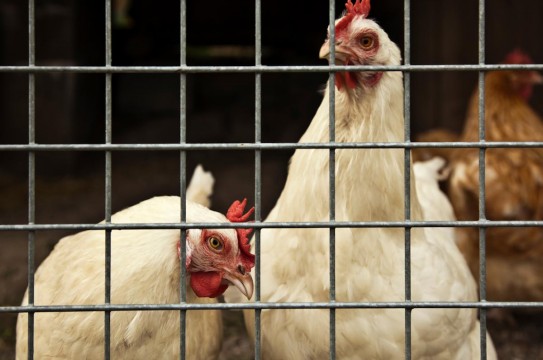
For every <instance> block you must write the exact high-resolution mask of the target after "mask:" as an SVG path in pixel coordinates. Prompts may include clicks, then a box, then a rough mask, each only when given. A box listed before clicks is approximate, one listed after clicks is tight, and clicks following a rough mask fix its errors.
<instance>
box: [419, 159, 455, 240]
mask: <svg viewBox="0 0 543 360" xmlns="http://www.w3.org/2000/svg"><path fill="white" fill-rule="evenodd" d="M444 171H446V168H445V160H444V159H442V158H440V157H434V158H432V159H430V160H426V161H417V162H415V163H414V164H413V173H414V174H415V180H416V181H415V184H416V186H417V195H418V198H419V202H420V204H421V206H422V212H423V214H424V219H425V220H430V221H455V220H456V217H455V216H454V210H453V207H452V204H451V202H450V201H449V199H448V198H447V195H445V194H444V193H443V191H441V189H440V187H439V181H441V180H443V179H444V178H446V177H447V173H444ZM439 229H442V230H446V232H447V233H448V234H449V235H448V236H449V238H451V239H454V231H453V229H452V228H439Z"/></svg>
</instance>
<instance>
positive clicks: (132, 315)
mask: <svg viewBox="0 0 543 360" xmlns="http://www.w3.org/2000/svg"><path fill="white" fill-rule="evenodd" d="M210 176H211V175H210V174H208V173H202V172H199V173H198V175H197V177H196V178H194V179H193V181H192V182H191V187H192V188H191V189H187V194H193V193H199V194H200V195H201V196H200V197H199V198H198V199H199V200H200V201H202V200H204V199H207V196H208V195H209V194H210V191H211V187H210V186H209V177H210ZM201 179H204V182H203V183H202V182H201V181H200V180H201ZM211 179H212V177H211ZM202 185H203V187H202ZM198 188H199V189H198ZM186 217H187V222H228V219H227V218H226V217H225V216H224V215H222V214H219V213H217V212H214V211H211V210H209V209H207V208H205V207H204V206H201V205H199V204H197V203H193V202H191V201H187V216H186ZM179 220H180V198H179V197H177V196H162V197H155V198H152V199H149V200H146V201H143V202H141V203H139V204H137V205H135V206H132V207H130V208H127V209H125V210H122V211H120V212H118V213H116V214H114V215H113V216H112V221H111V222H112V223H177V222H179ZM188 232H189V235H188V236H187V264H188V263H189V258H192V259H191V260H190V262H191V267H190V268H188V269H187V271H188V272H189V274H190V273H191V271H193V267H194V266H201V265H198V264H195V262H196V260H197V259H196V256H197V255H196V252H200V251H203V250H202V249H203V245H202V246H201V244H203V240H204V239H202V236H203V235H202V234H203V233H204V232H205V230H204V231H202V230H198V229H191V230H188ZM215 232H216V233H220V234H222V236H223V237H224V241H225V242H230V246H231V247H232V251H231V253H232V256H231V257H232V258H235V257H236V256H238V255H236V253H239V249H238V248H237V246H238V244H237V234H236V230H235V229H223V230H216V231H215ZM104 233H105V232H104V231H98V230H97V231H84V232H80V233H78V234H75V235H71V236H67V237H65V238H63V239H61V240H60V241H59V243H58V244H57V245H56V246H55V249H54V250H53V251H52V252H51V254H50V255H49V256H48V257H47V258H46V259H45V260H44V261H43V263H42V264H41V265H40V266H39V268H38V270H37V271H36V275H35V304H36V305H52V304H54V305H83V304H103V302H104V281H105V280H104V277H105V273H104V271H105V270H104V265H105V260H104V254H105V241H104V238H105V235H104ZM179 239H180V231H179V230H176V229H159V230H153V229H145V230H122V231H120V230H114V231H112V240H111V303H112V304H175V303H179V300H180V295H179V274H180V268H179V263H180V261H179V256H178V244H179ZM200 239H202V240H200ZM225 247H226V245H225ZM226 256H230V255H225V257H226ZM187 266H188V265H187ZM236 266H237V265H236ZM202 267H203V266H202ZM241 275H242V274H240V279H242V276H241ZM246 280H247V279H246ZM247 281H249V280H247ZM250 282H251V284H250V285H252V280H250ZM247 292H248V293H249V294H250V293H252V290H249V291H247ZM27 296H28V294H25V297H24V300H23V305H24V304H27V300H28V297H27ZM187 302H189V303H215V302H217V300H216V299H211V298H201V297H197V296H196V295H195V293H194V291H193V290H192V288H191V285H190V284H189V281H188V280H187ZM27 319H28V317H27V314H25V313H21V314H19V318H18V322H17V359H26V357H27V350H28V349H27V322H28V320H27ZM186 328H187V334H186V341H187V343H186V353H187V358H188V359H213V358H216V357H217V356H218V353H219V351H220V348H221V342H222V320H221V314H220V311H188V312H187V325H186ZM34 334H35V335H34V336H35V337H34V339H35V342H34V344H35V346H34V356H35V358H36V359H44V358H66V359H100V358H102V357H103V354H104V314H103V312H59V313H36V315H35V320H34ZM179 348H180V332H179V311H120V312H112V313H111V346H110V349H111V357H112V358H113V359H155V358H163V359H176V358H179Z"/></svg>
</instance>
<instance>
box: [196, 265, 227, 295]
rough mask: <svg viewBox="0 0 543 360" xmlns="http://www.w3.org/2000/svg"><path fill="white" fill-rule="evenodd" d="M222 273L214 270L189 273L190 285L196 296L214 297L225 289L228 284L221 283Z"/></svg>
mask: <svg viewBox="0 0 543 360" xmlns="http://www.w3.org/2000/svg"><path fill="white" fill-rule="evenodd" d="M221 282H222V275H221V274H220V273H218V272H216V271H211V272H203V271H199V272H193V273H190V287H191V288H192V291H194V293H195V294H196V296H198V297H209V298H215V297H217V296H219V295H221V294H222V293H224V292H225V291H226V289H227V288H228V285H221Z"/></svg>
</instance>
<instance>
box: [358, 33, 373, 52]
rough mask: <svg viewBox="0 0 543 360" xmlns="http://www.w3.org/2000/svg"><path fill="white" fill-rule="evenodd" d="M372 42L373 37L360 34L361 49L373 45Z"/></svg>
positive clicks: (369, 47)
mask: <svg viewBox="0 0 543 360" xmlns="http://www.w3.org/2000/svg"><path fill="white" fill-rule="evenodd" d="M373 43H374V40H373V37H371V36H362V37H361V38H360V45H362V48H363V49H366V50H367V49H371V48H372V47H373Z"/></svg>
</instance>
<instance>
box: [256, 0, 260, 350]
mask: <svg viewBox="0 0 543 360" xmlns="http://www.w3.org/2000/svg"><path fill="white" fill-rule="evenodd" d="M261 21H262V4H261V1H260V0H255V66H260V65H261V64H262V23H261ZM261 140H262V74H260V73H255V144H260V142H261ZM261 191H262V151H261V150H260V149H255V222H260V221H262V213H261V206H262V203H261ZM260 230H261V229H255V261H256V263H255V282H256V291H255V301H256V302H257V303H259V302H260V296H261V284H260V271H261V258H262V257H261V254H260V252H261V246H260V235H261V234H260ZM261 315H262V312H261V310H260V309H255V360H260V358H261V357H262V349H261V337H262V328H261V327H262V321H261Z"/></svg>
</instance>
